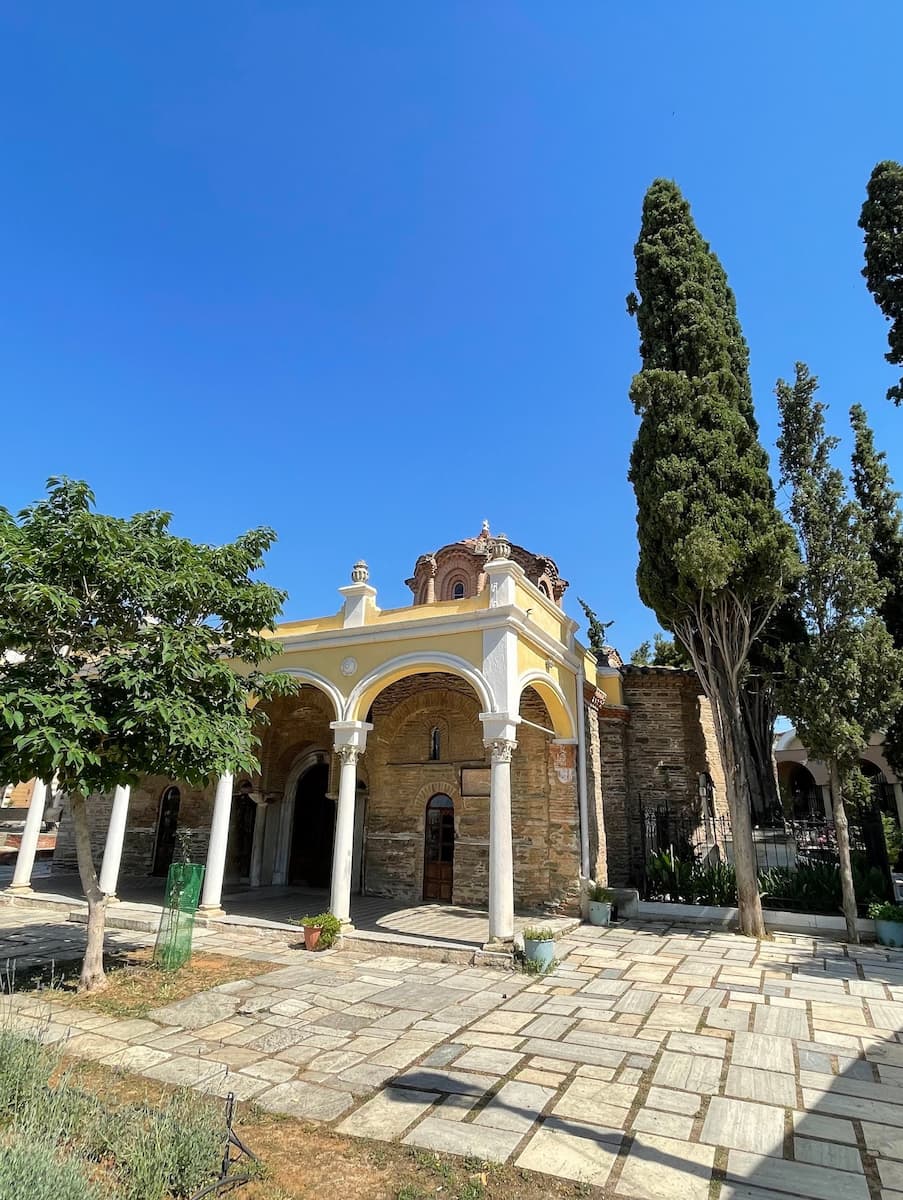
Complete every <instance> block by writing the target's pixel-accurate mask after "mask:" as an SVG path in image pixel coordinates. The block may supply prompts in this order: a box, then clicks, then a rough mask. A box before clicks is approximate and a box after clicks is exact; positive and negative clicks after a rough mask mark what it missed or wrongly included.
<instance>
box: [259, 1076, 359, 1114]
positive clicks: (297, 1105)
mask: <svg viewBox="0 0 903 1200" xmlns="http://www.w3.org/2000/svg"><path fill="white" fill-rule="evenodd" d="M257 1103H258V1104H259V1105H261V1107H262V1108H266V1109H268V1110H270V1111H271V1112H280V1113H287V1114H288V1115H289V1116H290V1117H304V1118H305V1119H306V1120H311V1121H332V1120H334V1119H335V1118H336V1117H338V1116H341V1114H342V1113H343V1112H346V1111H347V1110H348V1109H349V1108H351V1106H352V1104H353V1103H354V1101H353V1099H352V1097H351V1094H350V1093H349V1092H345V1091H339V1090H338V1089H336V1088H329V1087H323V1086H322V1085H321V1084H317V1083H308V1082H306V1081H304V1080H300V1079H294V1080H291V1081H289V1082H288V1083H277V1084H276V1086H275V1087H272V1088H270V1089H269V1090H268V1091H264V1092H261V1093H260V1094H259V1095H258V1096H257Z"/></svg>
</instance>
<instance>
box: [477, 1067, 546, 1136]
mask: <svg viewBox="0 0 903 1200" xmlns="http://www.w3.org/2000/svg"><path fill="white" fill-rule="evenodd" d="M556 1095H557V1091H556V1089H555V1088H549V1087H541V1086H538V1085H537V1084H532V1083H524V1082H521V1081H518V1080H512V1081H510V1082H508V1083H505V1084H503V1085H502V1087H501V1088H499V1090H498V1092H497V1093H496V1094H495V1095H494V1096H493V1097H492V1099H491V1100H490V1101H489V1103H488V1104H487V1105H486V1107H485V1108H483V1109H482V1110H481V1111H480V1112H479V1113H478V1115H477V1117H476V1118H475V1120H474V1124H475V1125H491V1126H492V1128H493V1129H510V1130H511V1131H512V1132H516V1131H518V1130H519V1131H520V1132H521V1133H526V1132H527V1130H528V1129H529V1128H530V1126H531V1125H532V1124H533V1123H534V1122H535V1121H536V1119H537V1117H538V1116H539V1114H540V1113H541V1112H542V1110H543V1109H544V1108H545V1107H546V1105H547V1104H548V1103H549V1101H550V1100H551V1099H552V1098H553V1097H554V1096H556Z"/></svg>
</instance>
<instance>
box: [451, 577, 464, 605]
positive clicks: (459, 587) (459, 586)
mask: <svg viewBox="0 0 903 1200" xmlns="http://www.w3.org/2000/svg"><path fill="white" fill-rule="evenodd" d="M464 592H465V587H464V584H463V583H462V582H461V580H460V579H459V580H458V582H457V583H454V584H452V594H451V598H452V600H463V599H464Z"/></svg>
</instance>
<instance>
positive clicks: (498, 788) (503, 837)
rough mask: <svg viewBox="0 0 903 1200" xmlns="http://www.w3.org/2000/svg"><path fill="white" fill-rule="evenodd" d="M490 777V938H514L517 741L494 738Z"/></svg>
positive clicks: (495, 939) (494, 940)
mask: <svg viewBox="0 0 903 1200" xmlns="http://www.w3.org/2000/svg"><path fill="white" fill-rule="evenodd" d="M487 744H488V745H489V747H490V749H491V751H492V766H491V769H490V776H489V941H490V942H510V941H513V939H514V845H513V842H512V834H511V756H512V755H513V753H514V750H515V748H516V746H517V742H515V741H513V740H511V739H509V738H493V739H492V740H491V741H490V742H488V743H487Z"/></svg>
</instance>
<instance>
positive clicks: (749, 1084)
mask: <svg viewBox="0 0 903 1200" xmlns="http://www.w3.org/2000/svg"><path fill="white" fill-rule="evenodd" d="M724 1090H725V1092H726V1093H727V1095H728V1096H736V1097H738V1098H739V1099H740V1100H758V1101H760V1102H761V1103H762V1104H777V1105H782V1106H784V1107H786V1108H795V1107H796V1080H795V1079H794V1078H793V1076H792V1075H782V1074H781V1073H780V1072H779V1071H756V1070H754V1069H753V1068H752V1067H733V1066H732V1067H730V1068H729V1069H728V1072H727V1083H726V1084H725V1088H724Z"/></svg>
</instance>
